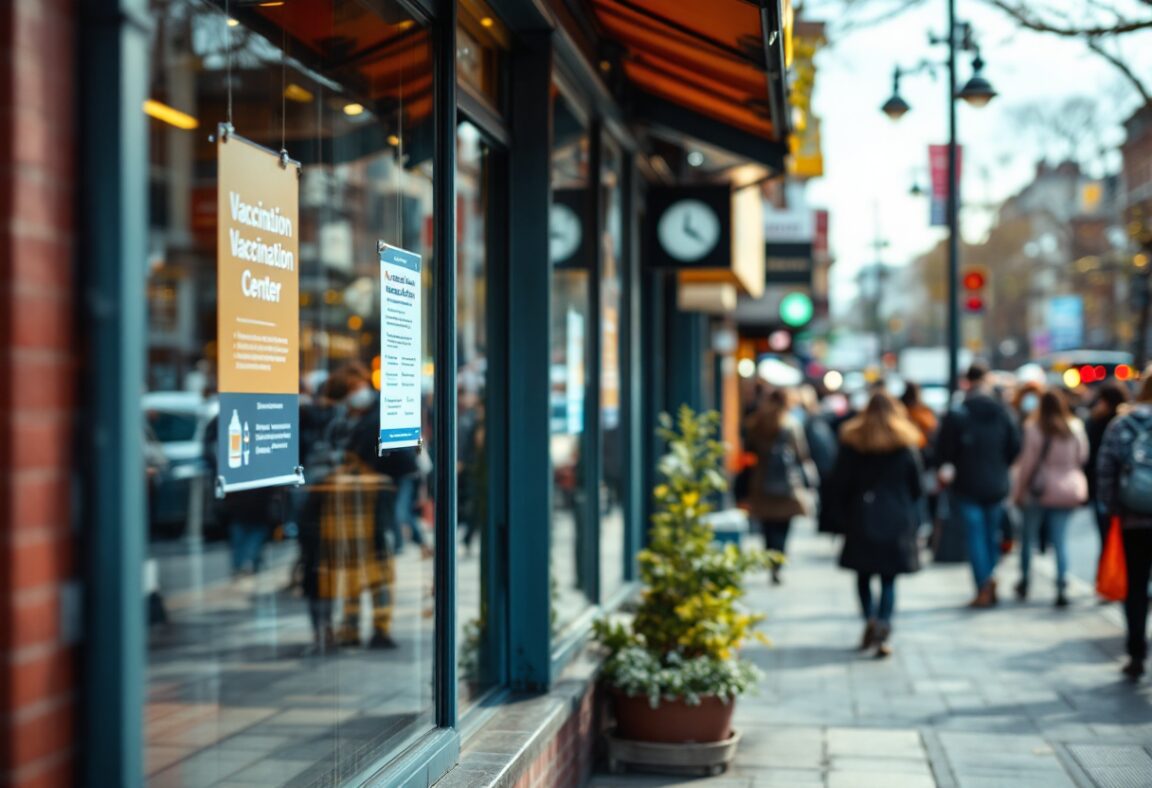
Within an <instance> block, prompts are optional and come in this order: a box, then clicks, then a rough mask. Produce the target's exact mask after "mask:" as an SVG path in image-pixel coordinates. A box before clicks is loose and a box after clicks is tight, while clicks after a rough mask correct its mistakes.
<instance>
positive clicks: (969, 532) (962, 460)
mask: <svg viewBox="0 0 1152 788" xmlns="http://www.w3.org/2000/svg"><path fill="white" fill-rule="evenodd" d="M965 380H966V381H967V384H968V393H967V395H966V396H965V398H964V401H963V402H962V403H961V404H960V405H959V406H958V407H955V408H953V409H952V410H950V411H949V412H948V413H947V414H946V415H945V416H944V421H943V423H942V424H941V426H940V433H939V435H938V436H937V443H936V457H937V460H938V461H939V462H940V474H939V475H940V481H941V484H944V485H949V486H950V499H949V500H950V503H951V505H952V507H954V511H955V512H956V514H957V515H958V519H959V521H960V522H961V523H963V524H964V530H965V533H966V537H967V544H968V559H969V561H970V562H971V564H972V575H973V578H974V579H975V581H976V597H975V599H973V600H972V602H971V603H970V604H969V607H973V608H988V607H992V606H993V605H995V604H996V602H997V597H996V579H995V577H994V576H993V573H994V572H995V570H996V562H997V560H998V559H999V555H1000V530H1001V524H1002V522H1003V519H1004V502H1005V501H1006V500H1007V498H1008V494H1009V493H1010V492H1011V488H1012V483H1011V471H1012V464H1013V463H1014V462H1015V461H1016V457H1017V455H1018V454H1019V453H1020V430H1019V428H1018V427H1017V426H1016V420H1015V419H1014V418H1013V417H1012V414H1011V413H1009V411H1008V408H1006V407H1005V406H1004V405H1003V403H1001V402H1000V400H999V399H997V398H996V396H995V395H994V394H993V392H992V391H991V389H990V388H989V386H988V367H987V366H985V365H984V364H982V363H980V362H976V363H974V364H972V366H971V367H970V368H969V369H968V372H967V374H966V375H965Z"/></svg>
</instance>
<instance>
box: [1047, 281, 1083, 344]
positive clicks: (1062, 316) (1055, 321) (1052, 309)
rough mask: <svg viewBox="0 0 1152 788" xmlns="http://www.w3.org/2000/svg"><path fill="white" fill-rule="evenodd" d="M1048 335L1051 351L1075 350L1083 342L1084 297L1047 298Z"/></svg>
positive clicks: (1063, 296)
mask: <svg viewBox="0 0 1152 788" xmlns="http://www.w3.org/2000/svg"><path fill="white" fill-rule="evenodd" d="M1047 318H1048V335H1049V337H1050V342H1051V350H1052V351H1053V352H1055V351H1060V350H1075V349H1077V348H1079V347H1081V346H1082V345H1083V344H1084V298H1083V296H1078V295H1062V296H1054V297H1052V298H1049V299H1048V314H1047Z"/></svg>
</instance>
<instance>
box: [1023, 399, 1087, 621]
mask: <svg viewBox="0 0 1152 788" xmlns="http://www.w3.org/2000/svg"><path fill="white" fill-rule="evenodd" d="M1087 459H1088V435H1087V434H1086V433H1085V432H1084V426H1083V425H1082V424H1081V423H1080V420H1079V419H1077V418H1076V417H1075V416H1073V415H1072V411H1071V410H1069V408H1068V402H1067V401H1066V400H1065V399H1064V397H1062V396H1061V395H1060V394H1059V393H1057V392H1055V391H1053V390H1051V389H1048V390H1047V391H1045V392H1044V393H1043V394H1041V396H1040V407H1039V409H1038V410H1036V411H1034V412H1033V414H1032V415H1031V416H1030V417H1029V418H1028V419H1027V421H1025V423H1024V448H1023V451H1022V452H1021V454H1020V463H1019V465H1018V466H1017V468H1016V477H1015V481H1014V484H1013V494H1012V500H1013V501H1014V502H1015V503H1016V505H1018V506H1020V507H1021V509H1022V511H1023V513H1024V528H1023V535H1022V539H1021V543H1020V582H1019V583H1017V584H1016V596H1017V598H1018V599H1021V600H1023V599H1026V598H1027V597H1028V581H1029V577H1030V574H1029V570H1030V569H1031V565H1032V545H1033V543H1034V542H1035V541H1036V539H1037V537H1038V536H1039V534H1040V529H1041V528H1042V527H1044V526H1046V527H1047V529H1048V538H1049V540H1050V544H1051V545H1052V546H1053V547H1054V548H1055V552H1056V606H1057V607H1066V606H1067V605H1068V596H1067V594H1066V588H1067V581H1066V577H1067V573H1068V538H1067V537H1068V520H1069V519H1070V518H1071V516H1072V512H1073V511H1074V510H1075V509H1076V507H1078V506H1080V505H1082V504H1083V503H1084V501H1086V500H1087V498H1088V479H1087V477H1085V475H1084V463H1085V462H1086V461H1087Z"/></svg>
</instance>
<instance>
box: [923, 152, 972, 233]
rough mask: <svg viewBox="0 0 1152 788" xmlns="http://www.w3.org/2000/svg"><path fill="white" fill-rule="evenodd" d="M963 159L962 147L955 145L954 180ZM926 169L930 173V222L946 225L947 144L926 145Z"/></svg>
mask: <svg viewBox="0 0 1152 788" xmlns="http://www.w3.org/2000/svg"><path fill="white" fill-rule="evenodd" d="M963 161H964V148H963V147H962V146H960V145H957V146H956V180H957V182H959V180H960V173H961V172H962V166H961V165H962V163H963ZM928 169H929V172H930V173H931V175H932V213H931V221H930V224H931V225H932V226H933V227H947V226H948V146H947V145H929V146H928Z"/></svg>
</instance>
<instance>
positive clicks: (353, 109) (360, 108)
mask: <svg viewBox="0 0 1152 788" xmlns="http://www.w3.org/2000/svg"><path fill="white" fill-rule="evenodd" d="M363 112H364V105H363V104H345V105H344V114H345V115H347V116H349V117H352V118H354V117H356V116H357V115H360V114H361V113H363Z"/></svg>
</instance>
